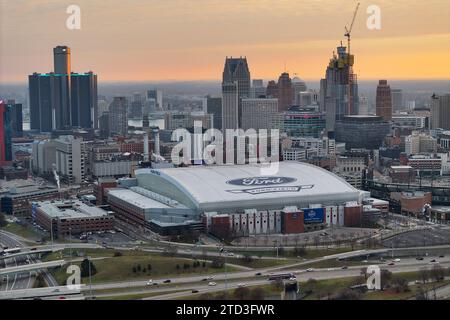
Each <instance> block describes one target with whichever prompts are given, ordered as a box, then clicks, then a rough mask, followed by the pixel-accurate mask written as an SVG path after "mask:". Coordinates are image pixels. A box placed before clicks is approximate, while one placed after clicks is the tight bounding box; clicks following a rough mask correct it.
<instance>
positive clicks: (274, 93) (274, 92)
mask: <svg viewBox="0 0 450 320" xmlns="http://www.w3.org/2000/svg"><path fill="white" fill-rule="evenodd" d="M266 96H267V98H278V85H277V83H276V82H275V81H273V80H270V81H269V82H268V83H267V88H266Z"/></svg>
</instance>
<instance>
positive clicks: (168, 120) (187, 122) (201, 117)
mask: <svg viewBox="0 0 450 320" xmlns="http://www.w3.org/2000/svg"><path fill="white" fill-rule="evenodd" d="M195 121H200V122H201V123H202V127H203V128H205V129H210V128H211V127H212V124H213V115H212V114H209V113H205V112H203V111H192V112H181V111H179V112H173V111H168V112H166V113H165V114H164V128H165V129H166V130H175V129H178V128H184V129H187V128H193V127H194V122H195Z"/></svg>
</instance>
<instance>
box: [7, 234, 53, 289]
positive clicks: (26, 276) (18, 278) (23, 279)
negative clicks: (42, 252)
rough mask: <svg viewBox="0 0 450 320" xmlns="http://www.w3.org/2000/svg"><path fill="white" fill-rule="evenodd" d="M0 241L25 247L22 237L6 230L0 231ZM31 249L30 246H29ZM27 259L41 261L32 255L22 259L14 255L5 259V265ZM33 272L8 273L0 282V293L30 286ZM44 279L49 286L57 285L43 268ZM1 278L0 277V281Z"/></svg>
mask: <svg viewBox="0 0 450 320" xmlns="http://www.w3.org/2000/svg"><path fill="white" fill-rule="evenodd" d="M0 243H2V244H3V246H7V247H9V248H15V247H21V248H24V247H27V246H26V245H25V244H24V242H23V239H22V238H20V237H18V236H16V235H15V234H12V233H10V232H6V231H0ZM29 249H31V247H29ZM27 258H28V259H29V261H30V263H38V262H41V261H40V260H38V259H36V258H33V257H32V256H27V257H24V258H23V259H19V257H14V258H12V259H5V260H4V261H5V267H13V266H18V265H20V264H23V263H26V259H27ZM34 274H35V272H32V273H30V272H24V273H19V274H16V275H10V276H8V277H7V281H6V282H5V283H3V281H2V282H0V293H2V291H10V290H19V289H28V288H31V287H32V286H33V284H34V278H35V277H34ZM42 275H43V277H44V280H45V281H46V282H47V284H48V285H49V286H57V285H58V283H57V282H56V280H55V279H54V278H53V276H52V275H51V274H50V273H49V272H47V271H46V270H43V273H42ZM1 280H3V279H0V281H1Z"/></svg>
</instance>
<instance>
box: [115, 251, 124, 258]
mask: <svg viewBox="0 0 450 320" xmlns="http://www.w3.org/2000/svg"><path fill="white" fill-rule="evenodd" d="M121 256H123V254H122V252H120V251H115V252H114V257H121Z"/></svg>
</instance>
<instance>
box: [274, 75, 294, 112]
mask: <svg viewBox="0 0 450 320" xmlns="http://www.w3.org/2000/svg"><path fill="white" fill-rule="evenodd" d="M277 88H278V111H279V112H283V111H286V110H288V109H289V108H290V107H291V106H292V97H293V93H292V81H291V78H290V77H289V73H287V72H283V73H282V74H281V75H280V77H279V78H278V84H277Z"/></svg>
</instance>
